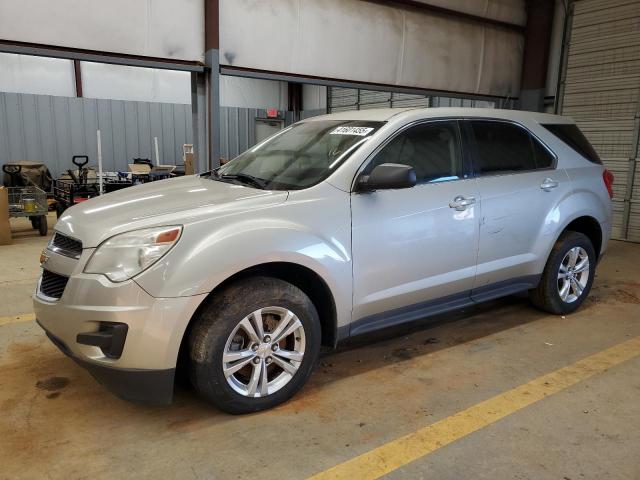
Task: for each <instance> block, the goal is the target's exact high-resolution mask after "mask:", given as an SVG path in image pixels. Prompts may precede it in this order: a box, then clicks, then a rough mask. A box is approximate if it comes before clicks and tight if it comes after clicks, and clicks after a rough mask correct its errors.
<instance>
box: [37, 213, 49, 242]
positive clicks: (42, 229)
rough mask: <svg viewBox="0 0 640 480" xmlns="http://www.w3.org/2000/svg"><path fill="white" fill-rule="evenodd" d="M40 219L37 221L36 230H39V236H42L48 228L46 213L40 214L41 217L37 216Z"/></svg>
mask: <svg viewBox="0 0 640 480" xmlns="http://www.w3.org/2000/svg"><path fill="white" fill-rule="evenodd" d="M38 218H39V219H40V220H39V221H38V232H40V236H42V237H44V236H45V235H46V234H47V230H48V229H49V228H48V227H47V216H46V215H42V216H41V217H38Z"/></svg>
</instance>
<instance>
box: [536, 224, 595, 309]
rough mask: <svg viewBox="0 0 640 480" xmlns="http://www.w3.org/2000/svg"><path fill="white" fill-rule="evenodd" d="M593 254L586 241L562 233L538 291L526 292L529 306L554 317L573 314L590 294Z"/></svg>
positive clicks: (587, 240)
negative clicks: (552, 314)
mask: <svg viewBox="0 0 640 480" xmlns="http://www.w3.org/2000/svg"><path fill="white" fill-rule="evenodd" d="M595 268H596V253H595V250H594V248H593V245H592V244H591V241H590V240H589V238H588V237H587V236H586V235H584V234H582V233H578V232H565V233H563V234H562V235H561V236H560V238H559V239H558V241H557V242H556V244H555V245H554V247H553V249H552V250H551V254H550V255H549V259H548V260H547V264H546V266H545V268H544V272H543V274H542V278H541V280H540V283H539V284H538V287H537V288H535V289H533V290H531V291H530V292H529V296H530V298H531V301H532V303H533V304H534V305H535V306H536V307H538V308H540V309H541V310H544V311H546V312H549V313H554V314H556V315H562V314H567V313H571V312H573V311H575V310H576V309H578V307H580V305H582V302H584V300H585V298H586V297H587V295H588V294H589V291H590V290H591V285H592V284H593V278H594V276H595Z"/></svg>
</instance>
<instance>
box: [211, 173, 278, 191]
mask: <svg viewBox="0 0 640 480" xmlns="http://www.w3.org/2000/svg"><path fill="white" fill-rule="evenodd" d="M218 178H222V179H223V180H237V181H238V182H241V183H248V184H251V185H253V186H254V187H258V188H259V189H261V190H264V189H266V188H267V183H268V182H267V181H266V180H263V179H262V178H258V177H254V176H253V175H249V174H246V173H228V174H226V175H225V174H222V175H220V174H218Z"/></svg>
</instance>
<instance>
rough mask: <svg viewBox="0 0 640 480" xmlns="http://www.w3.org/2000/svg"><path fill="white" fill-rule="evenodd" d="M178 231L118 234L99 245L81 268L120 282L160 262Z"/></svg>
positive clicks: (174, 228) (180, 229) (177, 236)
mask: <svg viewBox="0 0 640 480" xmlns="http://www.w3.org/2000/svg"><path fill="white" fill-rule="evenodd" d="M181 233H182V227H180V226H172V227H156V228H145V229H144V230H134V231H132V232H127V233H121V234H120V235H116V236H114V237H111V238H110V239H108V240H106V241H105V242H103V243H101V244H100V246H98V248H97V249H96V251H95V252H93V255H91V258H90V259H89V261H88V262H87V265H86V266H85V267H84V272H85V273H101V274H103V275H106V276H107V277H108V278H109V280H111V281H112V282H124V281H125V280H128V279H130V278H132V277H135V276H136V275H137V274H139V273H140V272H142V271H143V270H145V269H147V268H149V267H150V266H151V265H153V264H154V263H156V262H157V261H158V260H160V259H161V258H162V257H163V256H164V255H165V254H166V253H167V252H168V251H169V250H171V247H173V246H174V245H175V244H176V242H177V241H178V239H179V238H180V234H181Z"/></svg>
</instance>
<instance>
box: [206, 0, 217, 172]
mask: <svg viewBox="0 0 640 480" xmlns="http://www.w3.org/2000/svg"><path fill="white" fill-rule="evenodd" d="M219 49H220V4H219V1H218V0H205V2H204V50H205V53H204V63H205V65H206V67H207V68H206V73H205V75H206V84H207V125H208V126H207V132H208V147H209V168H217V167H219V166H220V53H219Z"/></svg>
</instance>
